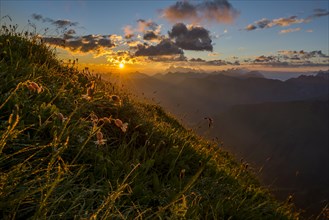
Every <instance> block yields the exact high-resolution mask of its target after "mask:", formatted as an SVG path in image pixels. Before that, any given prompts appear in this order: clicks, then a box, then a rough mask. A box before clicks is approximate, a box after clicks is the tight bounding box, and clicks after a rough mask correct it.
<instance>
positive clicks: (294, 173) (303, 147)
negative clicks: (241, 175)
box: [209, 101, 329, 214]
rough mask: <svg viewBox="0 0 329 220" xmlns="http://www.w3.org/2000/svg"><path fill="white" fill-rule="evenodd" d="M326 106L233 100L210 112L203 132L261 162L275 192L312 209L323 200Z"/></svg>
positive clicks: (326, 194) (328, 125)
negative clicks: (221, 110)
mask: <svg viewBox="0 0 329 220" xmlns="http://www.w3.org/2000/svg"><path fill="white" fill-rule="evenodd" d="M328 112H329V105H328V101H295V102H277V103H262V104H249V105H239V106H234V107H232V108H231V109H230V110H228V111H226V112H224V113H221V114H218V115H217V116H215V117H214V121H215V122H216V123H214V127H213V129H211V130H210V133H209V135H210V136H212V137H218V138H219V139H221V140H225V144H226V145H227V146H228V148H227V149H228V150H230V151H231V152H234V153H235V154H236V155H237V156H238V157H240V158H244V160H246V161H249V162H251V163H252V164H253V166H254V167H259V168H261V169H262V170H261V172H260V175H261V176H262V179H263V182H264V183H265V184H266V185H270V186H271V187H273V189H274V191H275V194H276V195H277V196H278V197H280V198H286V196H288V195H291V194H293V195H294V196H295V198H296V200H295V202H296V204H297V205H298V207H301V208H303V209H304V210H306V211H307V212H308V213H309V214H311V213H313V214H314V213H318V212H319V211H320V210H321V208H323V207H324V206H325V205H326V204H328V202H329V201H328V198H329V191H328V185H329V176H328V175H327V171H326V170H328V167H329V162H328V161H329V160H328V159H329V149H328V146H329V143H328V134H329V118H328Z"/></svg>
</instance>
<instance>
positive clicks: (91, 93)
mask: <svg viewBox="0 0 329 220" xmlns="http://www.w3.org/2000/svg"><path fill="white" fill-rule="evenodd" d="M93 94H94V89H93V88H88V89H87V93H86V94H84V95H82V98H84V99H87V100H91V99H92V98H93V97H92V96H93Z"/></svg>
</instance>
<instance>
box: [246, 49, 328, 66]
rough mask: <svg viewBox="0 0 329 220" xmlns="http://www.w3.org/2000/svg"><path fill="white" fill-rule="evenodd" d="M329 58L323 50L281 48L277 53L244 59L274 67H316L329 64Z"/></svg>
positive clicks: (247, 61)
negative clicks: (308, 50)
mask: <svg viewBox="0 0 329 220" xmlns="http://www.w3.org/2000/svg"><path fill="white" fill-rule="evenodd" d="M328 58H329V56H328V55H326V54H324V53H322V51H321V50H314V51H310V52H307V51H304V50H299V51H295V50H280V51H278V53H277V54H276V55H270V56H265V55H261V56H258V57H257V58H255V59H253V60H252V59H249V60H244V62H245V63H251V64H257V65H266V66H273V67H288V66H291V67H306V66H309V67H314V66H328V65H329V59H328Z"/></svg>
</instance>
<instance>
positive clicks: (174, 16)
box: [162, 1, 200, 22]
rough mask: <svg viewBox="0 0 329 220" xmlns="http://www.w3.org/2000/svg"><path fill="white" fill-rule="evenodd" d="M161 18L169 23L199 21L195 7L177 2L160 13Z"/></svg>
mask: <svg viewBox="0 0 329 220" xmlns="http://www.w3.org/2000/svg"><path fill="white" fill-rule="evenodd" d="M162 13H163V14H162V16H163V17H165V18H166V19H168V20H169V21H171V22H175V21H177V20H178V21H180V20H199V19H200V18H199V17H198V12H197V6H195V5H192V4H190V3H189V2H188V1H183V2H181V1H179V2H176V4H174V5H172V6H169V7H168V8H166V9H164V10H163V11H162Z"/></svg>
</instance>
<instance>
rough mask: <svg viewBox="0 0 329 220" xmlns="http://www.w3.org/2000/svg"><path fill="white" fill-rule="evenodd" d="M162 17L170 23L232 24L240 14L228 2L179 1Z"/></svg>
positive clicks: (218, 0) (163, 13) (224, 0)
mask: <svg viewBox="0 0 329 220" xmlns="http://www.w3.org/2000/svg"><path fill="white" fill-rule="evenodd" d="M161 12H162V16H163V17H164V18H166V19H167V20H169V21H170V22H173V23H174V22H177V21H178V22H181V21H183V20H189V21H193V22H200V21H204V20H206V21H212V22H217V23H226V24H228V23H232V22H233V21H234V20H235V18H236V17H237V16H238V15H239V12H238V11H237V10H236V9H235V8H233V7H232V5H231V4H230V3H229V2H228V1H227V0H207V1H203V2H201V3H195V4H192V3H189V2H188V1H178V2H176V4H174V5H172V6H169V7H168V8H166V9H164V10H162V11H161Z"/></svg>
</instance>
